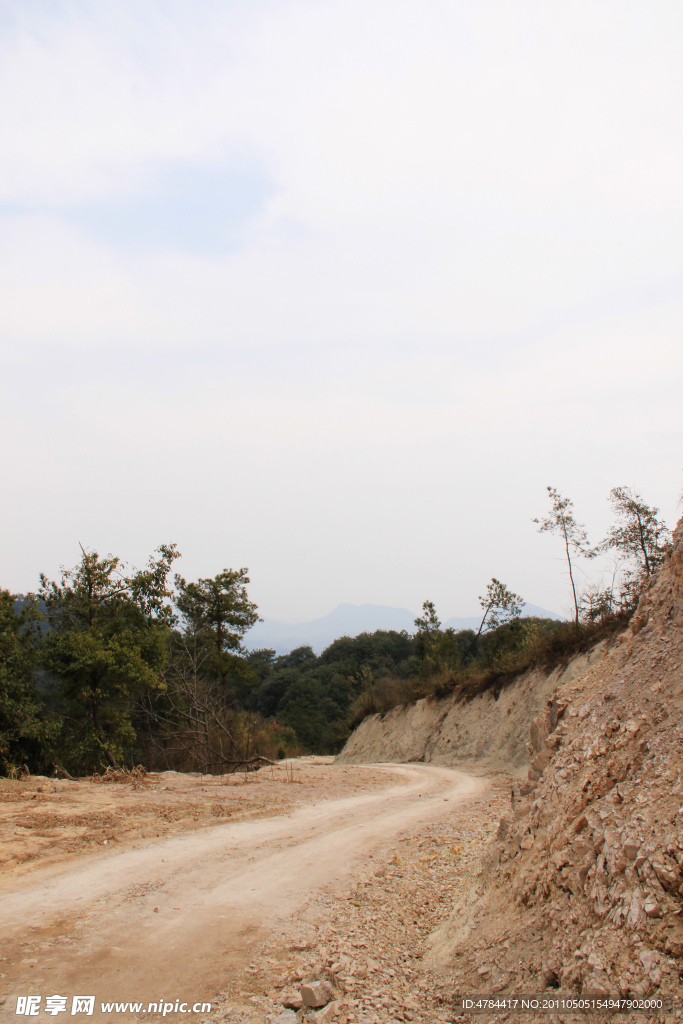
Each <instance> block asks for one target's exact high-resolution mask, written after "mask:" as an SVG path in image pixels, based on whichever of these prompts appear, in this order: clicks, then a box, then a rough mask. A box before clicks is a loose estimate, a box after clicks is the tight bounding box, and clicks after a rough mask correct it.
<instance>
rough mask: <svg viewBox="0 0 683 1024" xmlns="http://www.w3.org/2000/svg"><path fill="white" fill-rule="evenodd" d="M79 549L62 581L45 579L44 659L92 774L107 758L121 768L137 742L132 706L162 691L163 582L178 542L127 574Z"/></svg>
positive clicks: (166, 605) (168, 619)
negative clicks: (128, 748) (149, 692)
mask: <svg viewBox="0 0 683 1024" xmlns="http://www.w3.org/2000/svg"><path fill="white" fill-rule="evenodd" d="M81 550H82V558H81V561H80V563H79V564H78V565H77V566H76V567H75V568H73V569H62V574H61V580H60V582H59V583H56V582H50V581H49V580H48V579H47V578H46V577H45V576H44V575H43V576H41V591H40V594H41V597H42V599H43V600H44V602H45V605H46V609H47V619H48V622H49V626H50V628H49V630H48V631H47V632H46V634H45V637H44V640H43V645H42V646H43V651H42V662H43V666H44V668H45V669H46V670H47V672H48V673H49V675H50V676H51V677H52V679H53V681H54V682H55V683H56V688H57V695H58V696H59V698H61V700H62V701H63V705H64V710H65V712H66V713H67V715H68V719H69V720H70V721H71V722H75V724H76V726H77V728H76V730H75V735H73V736H71V737H70V744H71V748H70V754H71V757H72V758H73V759H75V763H76V765H77V767H79V768H84V769H91V768H96V767H97V766H98V765H99V764H100V763H101V761H102V758H106V760H107V761H108V762H109V764H111V765H116V764H119V763H121V761H122V760H123V749H124V745H127V744H130V743H131V742H133V740H134V739H135V733H134V729H133V726H132V723H131V717H130V715H131V709H132V705H133V702H134V701H135V699H136V698H138V697H139V696H140V695H141V694H142V693H144V692H145V691H146V690H154V689H158V688H160V687H162V686H163V681H162V679H161V675H160V673H161V669H162V668H163V665H164V662H165V660H166V656H167V645H168V635H169V628H170V625H171V623H172V622H173V610H172V606H171V604H170V602H169V598H170V596H171V594H170V591H169V590H168V588H167V584H166V579H167V576H168V573H169V571H170V567H171V564H172V562H173V561H174V560H175V559H176V558H178V557H179V554H178V551H177V549H176V546H175V544H163V545H161V547H159V548H157V550H156V553H155V554H156V557H154V556H152V557H151V558H150V560H149V562H148V565H147V566H146V568H145V569H142V570H135V571H133V572H132V573H130V574H126V571H125V565H124V563H123V562H122V561H121V559H120V558H117V557H115V556H113V555H107V556H106V557H105V558H100V556H99V554H98V553H97V552H96V551H85V550H84V549H83V548H81Z"/></svg>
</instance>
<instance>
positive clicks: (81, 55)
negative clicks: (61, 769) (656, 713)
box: [0, 0, 683, 621]
mask: <svg viewBox="0 0 683 1024" xmlns="http://www.w3.org/2000/svg"><path fill="white" fill-rule="evenodd" d="M682 34H683V8H681V6H680V4H679V3H677V2H675V0H575V2H573V3H572V4H548V3H547V2H545V0H516V2H515V3H514V4H511V3H509V0H488V2H487V3H485V4H482V3H481V2H480V0H420V3H416V2H415V0H411V2H406V0H326V2H325V3H319V2H312V0H249V2H248V3H247V2H245V0H232V2H230V0H192V2H191V3H190V2H187V0H167V2H152V0H134V2H132V0H118V2H117V3H116V4H111V3H109V2H105V0H22V3H21V4H1V5H0V95H2V97H3V102H2V103H0V416H1V417H2V422H1V423H0V429H1V431H2V439H3V443H2V445H0V480H1V482H2V502H0V529H1V538H2V540H1V550H0V586H4V587H7V588H9V589H11V590H13V591H20V592H25V591H28V590H32V589H36V588H37V586H38V576H39V573H40V572H41V571H42V572H45V573H46V574H47V575H48V576H49V577H50V578H56V577H57V575H58V573H59V569H60V566H61V565H67V566H69V565H73V564H75V563H76V562H77V561H78V557H79V554H80V549H79V547H78V545H79V543H81V544H83V545H84V546H85V547H89V548H92V549H95V550H97V551H99V552H100V553H102V554H104V553H107V552H113V553H115V554H118V555H120V556H122V557H123V558H125V559H126V560H128V561H129V562H130V563H131V564H134V565H142V564H144V562H145V561H146V559H147V557H148V555H149V554H150V553H151V552H152V550H153V549H154V548H155V547H156V546H157V545H158V544H160V543H162V542H176V543H177V544H178V546H179V549H180V551H181V552H182V554H183V558H182V561H180V562H179V563H177V567H178V570H179V571H180V572H182V574H183V575H184V576H185V577H186V578H197V577H200V576H201V577H206V576H212V575H214V574H215V573H217V572H219V571H220V570H222V569H223V568H225V567H242V566H246V567H248V568H249V572H250V579H251V585H250V591H249V592H250V596H251V597H252V598H253V599H254V600H255V601H256V602H257V603H258V605H259V608H260V611H261V613H262V614H263V615H265V616H267V617H270V618H277V619H282V620H288V621H297V620H305V619H311V618H315V617H318V616H321V615H325V614H326V613H328V612H329V611H330V610H331V609H332V608H334V607H335V606H336V605H338V604H339V603H340V602H349V603H353V604H363V603H374V604H383V605H391V606H397V607H407V608H410V609H415V610H417V609H419V607H420V606H421V604H422V602H423V601H424V600H426V599H430V600H432V601H434V602H435V604H436V606H437V610H438V611H439V613H440V614H441V616H442V618H444V619H445V618H448V617H450V616H452V615H471V614H475V613H476V610H477V607H478V604H477V595H478V594H481V593H483V591H484V588H485V586H486V583H487V582H488V580H489V579H490V578H491V577H492V576H496V577H497V578H499V579H502V580H503V581H504V582H506V583H507V584H508V586H510V587H511V588H512V589H513V590H514V591H516V592H517V593H520V594H521V595H522V596H523V597H525V598H526V599H527V600H529V601H530V602H532V603H535V604H538V605H541V606H543V607H545V608H549V609H553V610H555V611H557V612H559V613H564V612H568V611H569V603H570V593H569V591H568V580H567V577H566V573H565V572H564V568H563V563H562V548H561V544H560V541H559V540H558V539H556V538H553V537H552V536H548V535H543V536H539V535H538V533H537V532H536V527H535V526H534V524H533V523H532V522H531V518H532V517H533V516H539V515H543V514H544V513H545V511H546V507H547V500H546V492H545V488H546V486H547V485H549V484H550V485H552V486H554V487H557V488H558V489H559V490H560V491H562V492H563V493H565V494H567V495H569V496H570V497H571V498H572V499H573V501H574V504H575V510H576V515H577V518H578V519H579V520H580V521H581V522H584V523H585V524H586V526H587V528H588V531H589V535H590V538H591V539H592V540H593V541H597V540H599V539H600V537H601V536H603V535H604V532H605V531H606V529H607V526H608V524H609V522H610V508H609V503H608V501H607V497H608V494H609V491H610V488H612V487H614V486H615V485H628V486H633V487H636V488H637V489H638V490H639V491H640V492H641V493H642V495H643V497H644V498H645V499H646V500H647V501H648V502H649V503H651V504H655V505H657V506H659V507H660V508H661V511H662V514H663V516H664V518H665V519H666V520H667V522H668V523H669V524H670V525H673V524H674V523H675V521H676V520H677V518H678V517H679V516H680V515H681V511H682V509H681V505H680V497H681V493H682V492H683V473H682V469H683V443H682V430H681V428H682V426H683V402H682V401H681V386H682V384H683V190H682V189H681V181H682V180H683V63H682V62H681V60H680V49H681V37H682ZM584 568H585V572H586V574H587V575H584V574H583V571H584V570H583V569H582V570H581V579H582V580H584V581H588V579H589V578H592V579H595V578H596V574H599V572H600V568H599V566H597V565H596V564H595V563H591V564H590V565H587V566H585V567H584Z"/></svg>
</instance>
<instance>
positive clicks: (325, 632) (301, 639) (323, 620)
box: [245, 603, 561, 654]
mask: <svg viewBox="0 0 683 1024" xmlns="http://www.w3.org/2000/svg"><path fill="white" fill-rule="evenodd" d="M522 616H523V617H525V618H526V617H529V616H538V617H540V618H547V619H560V618H561V616H560V615H557V614H556V613H555V612H551V611H548V609H546V608H540V607H539V606H538V605H535V604H525V605H524V609H523V610H522ZM416 618H417V615H416V613H415V612H411V611H409V609H407V608H394V607H392V606H390V605H378V604H360V605H357V604H348V603H342V604H340V605H337V607H336V608H334V609H333V610H332V611H331V612H328V614H327V615H323V616H321V617H320V618H318V619H310V620H309V621H307V622H282V621H280V620H278V619H269V618H266V619H264V620H263V621H262V622H257V623H256V625H254V626H252V628H251V629H250V630H249V632H248V633H247V635H246V636H245V647H246V648H247V650H249V651H255V650H262V649H264V648H265V649H270V650H275V652H276V654H289V652H290V651H293V650H294V649H295V648H296V647H305V646H306V647H312V648H313V650H314V652H315V653H316V654H320V653H322V651H324V650H325V648H326V647H329V645H330V644H331V643H333V641H334V640H337V639H339V637H341V636H358V634H359V633H374V632H375V630H378V629H386V630H392V629H393V630H396V631H397V632H400V631H401V630H402V629H405V630H406V631H407V632H408V633H413V632H414V631H415V619H416ZM480 622H481V615H471V616H464V617H463V616H452V617H451V618H450V619H447V620H446V621H445V622H444V623H443V626H444V628H445V629H448V628H450V629H478V628H479V623H480Z"/></svg>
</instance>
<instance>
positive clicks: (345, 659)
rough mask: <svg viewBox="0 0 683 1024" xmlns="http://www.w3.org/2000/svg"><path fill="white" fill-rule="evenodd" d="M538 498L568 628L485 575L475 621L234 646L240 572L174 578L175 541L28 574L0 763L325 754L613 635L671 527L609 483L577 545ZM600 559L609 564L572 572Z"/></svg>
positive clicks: (4, 629) (4, 698) (6, 608)
mask: <svg viewBox="0 0 683 1024" xmlns="http://www.w3.org/2000/svg"><path fill="white" fill-rule="evenodd" d="M547 491H548V498H549V502H550V509H549V512H548V514H547V515H546V516H545V517H543V518H537V519H534V520H533V521H534V522H535V523H536V524H537V526H538V529H539V532H550V533H553V534H555V535H556V536H557V538H558V542H559V546H560V548H561V550H562V552H563V558H564V561H565V567H566V574H567V579H568V582H569V592H570V595H571V600H572V604H573V607H574V615H573V617H572V619H571V620H569V621H566V622H558V621H556V620H549V619H536V618H522V617H520V614H521V611H522V609H523V606H524V599H523V598H521V597H520V596H519V595H518V594H515V593H514V592H513V591H511V590H509V588H508V587H507V586H506V584H504V583H502V582H501V581H500V580H498V579H496V578H492V579H491V581H490V582H489V583H488V585H487V586H486V588H485V590H484V593H483V594H482V595H481V596H480V597H479V603H480V606H481V613H482V618H481V623H480V626H479V629H478V630H476V631H475V630H460V631H457V632H456V631H454V630H452V629H444V628H442V625H441V623H440V621H439V618H438V614H437V611H436V609H435V607H434V605H433V603H432V602H431V601H425V602H424V604H423V608H422V614H421V615H420V616H419V617H418V618H416V620H415V630H414V632H413V633H408V632H405V631H404V632H400V633H398V632H394V631H377V632H375V633H372V634H368V633H364V634H361V635H360V636H357V637H341V638H339V639H337V640H335V641H334V642H333V643H332V644H331V645H330V646H329V647H328V648H327V649H326V650H324V651H323V652H322V653H321V654H320V655H319V656H316V655H315V654H314V652H313V651H312V649H311V648H310V647H299V648H297V649H296V650H293V651H291V652H290V653H288V654H284V655H279V656H276V654H275V652H274V651H272V650H257V651H248V650H247V649H246V646H245V636H246V635H247V634H248V631H249V629H250V628H251V626H253V625H254V623H255V622H256V621H257V620H258V609H257V607H256V605H255V604H254V603H253V602H252V601H251V600H250V599H249V595H248V591H247V587H248V585H249V582H250V581H249V577H248V575H247V569H244V568H241V569H224V570H223V571H222V572H220V573H218V574H217V575H216V576H214V577H211V578H207V579H199V580H196V581H194V582H188V581H187V580H185V579H184V578H183V577H182V576H181V575H179V574H177V573H176V574H173V564H174V562H175V561H176V560H177V559H178V558H179V557H180V553H179V551H178V549H177V547H176V545H175V544H162V545H161V546H160V547H159V548H157V550H156V551H155V552H154V553H153V554H152V556H151V557H150V559H149V561H148V563H147V565H146V566H145V567H144V568H143V569H135V568H129V567H128V566H127V565H126V564H125V563H124V562H123V561H122V559H121V558H119V557H117V556H114V555H106V556H101V555H100V554H98V552H96V551H90V550H85V549H83V548H82V549H81V557H80V560H79V561H78V563H77V564H76V565H75V566H73V567H72V568H63V569H62V572H61V576H60V579H59V580H57V581H54V580H49V579H48V578H47V577H46V576H41V579H40V588H39V590H38V591H37V592H36V593H35V594H27V595H17V594H13V593H11V592H10V591H8V590H0V772H1V773H2V774H5V775H8V776H12V777H18V776H20V775H21V774H26V773H32V774H47V775H51V774H64V775H84V774H97V773H100V774H102V773H104V772H107V771H111V770H113V769H124V768H128V769H131V768H133V767H134V766H138V765H139V766H142V767H143V768H144V769H146V770H148V771H151V770H165V769H173V770H177V771H199V772H204V773H213V774H221V773H225V772H229V771H233V770H236V769H240V768H247V767H251V766H255V765H256V764H257V763H258V758H268V759H275V758H283V757H286V756H291V755H297V754H301V753H336V752H338V751H339V750H340V749H341V747H342V746H343V744H344V742H345V740H346V739H347V737H348V736H349V734H350V732H351V730H352V729H353V728H354V727H355V726H356V725H357V724H358V723H359V722H360V721H362V719H363V718H364V717H365V716H366V715H369V714H384V713H386V712H387V711H388V710H390V709H391V708H392V707H395V706H396V705H398V704H401V703H406V702H410V701H415V700H418V699H421V698H425V697H426V698H436V697H442V696H445V695H447V694H450V693H457V694H459V695H460V696H461V697H462V699H468V698H470V697H472V696H473V695H475V694H476V693H479V692H481V691H482V690H485V689H492V690H493V691H494V692H496V693H497V692H500V690H501V689H502V687H504V686H505V685H506V684H507V683H508V682H509V681H510V680H511V679H512V678H513V677H514V675H515V674H516V673H518V672H520V671H523V670H524V669H526V668H529V667H531V666H533V665H538V664H545V665H548V666H552V665H555V664H558V663H560V662H561V661H562V660H563V659H566V658H568V657H570V656H571V655H572V654H573V653H575V652H576V651H578V650H582V649H587V648H588V647H590V646H591V645H592V644H593V643H595V642H596V641H597V640H598V639H601V638H604V637H609V636H610V635H611V634H613V633H615V632H617V631H619V630H621V629H623V628H624V627H625V625H626V624H627V623H628V620H629V618H630V616H631V614H632V613H633V611H634V609H635V607H636V606H637V602H638V599H639V595H640V593H641V592H642V590H643V588H644V587H646V586H647V585H648V583H649V581H650V579H651V578H652V576H653V575H654V573H655V572H656V571H657V569H658V567H659V565H661V563H662V561H663V559H664V558H665V557H666V555H667V552H668V550H669V547H670V534H669V531H668V529H667V527H666V525H665V524H664V523H663V521H662V520H661V519H660V517H659V510H658V509H657V508H654V507H651V506H649V505H647V504H646V503H645V502H644V501H643V499H642V498H641V496H640V495H639V494H637V493H636V492H635V491H633V490H632V489H630V488H626V487H617V488H614V489H613V490H612V491H611V492H610V501H611V505H612V509H613V513H614V521H613V524H612V526H611V527H610V529H609V531H608V533H607V534H606V536H605V537H604V538H603V540H601V541H600V543H599V544H597V545H595V546H591V545H590V544H589V542H588V537H587V534H586V530H585V528H584V527H583V526H582V525H581V524H580V523H578V522H577V521H576V518H575V515H574V509H573V504H572V502H571V500H570V499H569V498H566V497H563V496H562V495H561V494H560V493H559V492H558V491H557V490H556V489H555V488H552V487H549V488H547ZM598 555H605V556H607V564H608V566H609V570H608V571H607V573H605V571H604V570H603V573H602V575H601V577H600V578H599V579H597V580H591V579H590V578H589V577H587V576H586V574H585V572H584V571H583V570H581V573H579V571H578V564H579V562H582V564H588V563H590V562H591V561H592V560H593V559H595V558H596V557H597V556H598ZM603 561H604V559H603ZM579 578H580V579H581V580H582V583H581V585H579V583H578V582H577V581H578V579H579Z"/></svg>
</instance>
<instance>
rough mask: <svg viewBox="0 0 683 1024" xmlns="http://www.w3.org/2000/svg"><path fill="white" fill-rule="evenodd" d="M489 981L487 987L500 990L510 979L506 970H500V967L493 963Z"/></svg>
mask: <svg viewBox="0 0 683 1024" xmlns="http://www.w3.org/2000/svg"><path fill="white" fill-rule="evenodd" d="M490 981H491V984H490V985H489V988H490V989H491V991H492V992H500V991H502V989H504V988H506V987H507V985H508V983H509V981H510V975H509V974H508V973H507V971H501V969H500V967H497V966H495V965H494V966H493V968H492V969H491V979H490Z"/></svg>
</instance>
